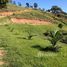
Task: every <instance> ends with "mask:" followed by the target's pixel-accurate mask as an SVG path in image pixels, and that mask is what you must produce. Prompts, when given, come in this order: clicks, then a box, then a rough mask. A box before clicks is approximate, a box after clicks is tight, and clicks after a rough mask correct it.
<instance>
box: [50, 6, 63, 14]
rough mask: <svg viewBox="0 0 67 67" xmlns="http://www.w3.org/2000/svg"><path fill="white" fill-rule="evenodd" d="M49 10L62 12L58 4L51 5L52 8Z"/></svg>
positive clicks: (56, 12) (55, 12)
mask: <svg viewBox="0 0 67 67" xmlns="http://www.w3.org/2000/svg"><path fill="white" fill-rule="evenodd" d="M50 10H51V12H52V13H54V14H58V13H62V9H61V8H60V7H58V6H52V8H51V9H50Z"/></svg>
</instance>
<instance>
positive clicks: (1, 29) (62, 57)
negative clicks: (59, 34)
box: [0, 24, 67, 67]
mask: <svg viewBox="0 0 67 67" xmlns="http://www.w3.org/2000/svg"><path fill="white" fill-rule="evenodd" d="M30 27H31V28H32V33H31V34H38V36H35V37H33V38H32V40H26V39H23V38H22V37H26V36H27V35H28V33H27V31H29V28H30ZM12 28H13V29H14V30H13V31H11V29H12ZM65 28H67V27H66V26H64V29H65ZM54 29H58V28H57V27H56V25H52V26H51V25H49V28H48V26H28V25H17V24H11V25H5V26H0V39H4V41H5V44H4V42H3V43H2V44H0V46H1V47H4V48H5V49H6V50H7V56H6V57H5V58H4V60H6V61H7V62H8V65H6V67H66V66H67V45H65V44H63V43H60V42H58V45H59V46H61V47H62V48H61V50H60V52H57V53H54V52H50V51H49V52H46V51H41V50H40V49H38V47H36V48H34V47H33V46H40V48H45V47H46V46H49V45H50V42H49V41H47V40H46V39H43V36H42V37H41V34H42V33H43V32H44V31H46V30H54Z"/></svg>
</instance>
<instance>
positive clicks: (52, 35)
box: [44, 30, 63, 47]
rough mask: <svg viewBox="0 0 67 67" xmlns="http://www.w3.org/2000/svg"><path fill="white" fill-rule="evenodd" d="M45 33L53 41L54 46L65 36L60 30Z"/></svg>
mask: <svg viewBox="0 0 67 67" xmlns="http://www.w3.org/2000/svg"><path fill="white" fill-rule="evenodd" d="M44 35H45V36H46V37H47V39H48V40H49V41H50V42H51V44H52V46H53V47H55V46H56V44H57V42H58V41H60V40H61V39H62V38H63V35H62V32H61V31H60V30H57V31H50V32H49V33H44Z"/></svg>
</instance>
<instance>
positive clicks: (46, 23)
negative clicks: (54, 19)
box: [11, 18, 52, 25]
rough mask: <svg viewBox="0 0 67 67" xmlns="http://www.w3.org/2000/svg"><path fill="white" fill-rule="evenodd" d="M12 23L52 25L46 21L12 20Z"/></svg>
mask: <svg viewBox="0 0 67 67" xmlns="http://www.w3.org/2000/svg"><path fill="white" fill-rule="evenodd" d="M11 21H12V22H13V23H17V24H32V25H48V24H52V23H51V22H49V21H44V20H38V19H37V20H36V19H23V18H20V19H18V18H11Z"/></svg>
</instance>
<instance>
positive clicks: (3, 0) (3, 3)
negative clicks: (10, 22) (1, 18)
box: [0, 0, 10, 8]
mask: <svg viewBox="0 0 67 67" xmlns="http://www.w3.org/2000/svg"><path fill="white" fill-rule="evenodd" d="M8 2H10V0H0V8H5V7H6V4H7V3H8Z"/></svg>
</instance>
